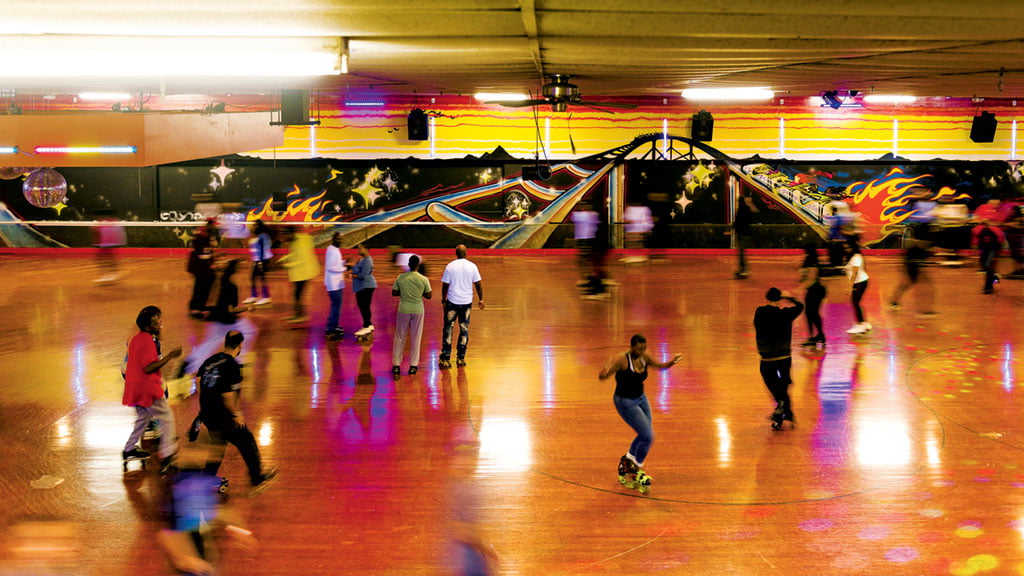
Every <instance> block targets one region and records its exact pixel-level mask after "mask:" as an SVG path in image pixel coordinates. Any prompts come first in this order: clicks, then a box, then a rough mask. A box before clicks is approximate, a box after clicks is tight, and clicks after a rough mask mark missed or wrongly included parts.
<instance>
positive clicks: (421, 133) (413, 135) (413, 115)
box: [409, 108, 430, 140]
mask: <svg viewBox="0 0 1024 576" xmlns="http://www.w3.org/2000/svg"><path fill="white" fill-rule="evenodd" d="M429 139H430V123H429V122H428V121H427V113H426V112H424V111H423V110H420V109H419V108H415V109H413V111H412V112H409V140H429Z"/></svg>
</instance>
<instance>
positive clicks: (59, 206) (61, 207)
mask: <svg viewBox="0 0 1024 576" xmlns="http://www.w3.org/2000/svg"><path fill="white" fill-rule="evenodd" d="M67 207H68V205H67V204H65V203H63V202H61V203H60V204H54V205H53V206H50V208H53V209H54V210H56V211H57V216H60V213H61V211H62V210H64V209H65V208H67Z"/></svg>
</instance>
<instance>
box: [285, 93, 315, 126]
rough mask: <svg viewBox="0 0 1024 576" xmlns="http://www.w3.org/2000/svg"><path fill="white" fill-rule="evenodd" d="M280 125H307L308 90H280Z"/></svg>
mask: <svg viewBox="0 0 1024 576" xmlns="http://www.w3.org/2000/svg"><path fill="white" fill-rule="evenodd" d="M281 124H284V125H286V126H297V125H302V124H309V91H308V90H281Z"/></svg>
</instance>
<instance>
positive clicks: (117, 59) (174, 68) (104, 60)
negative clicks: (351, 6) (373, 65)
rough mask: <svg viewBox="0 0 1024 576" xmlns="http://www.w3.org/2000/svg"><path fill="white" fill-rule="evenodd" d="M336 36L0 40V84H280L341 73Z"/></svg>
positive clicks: (48, 36) (31, 37) (17, 37)
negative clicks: (210, 80) (150, 80)
mask: <svg viewBox="0 0 1024 576" xmlns="http://www.w3.org/2000/svg"><path fill="white" fill-rule="evenodd" d="M343 44H344V42H343V39H342V38H339V37H305V38H303V37H287V38H286V37H267V38H257V37H252V36H240V37H223V38H214V37H202V36H197V37H178V36H156V37H149V36H73V35H60V34H53V35H51V34H41V35H27V34H26V35H10V36H0V78H3V77H13V78H40V77H43V78H50V77H54V76H65V77H72V78H82V77H117V78H121V77H134V78H138V77H156V76H162V77H186V78H187V77H280V76H290V77H295V76H331V75H337V74H340V73H341V68H342V58H341V56H342V50H343Z"/></svg>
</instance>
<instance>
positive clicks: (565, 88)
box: [487, 74, 636, 112]
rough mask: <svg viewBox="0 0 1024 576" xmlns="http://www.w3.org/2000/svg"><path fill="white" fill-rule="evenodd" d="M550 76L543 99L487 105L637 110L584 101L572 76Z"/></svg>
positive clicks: (616, 104) (612, 103)
mask: <svg viewBox="0 0 1024 576" xmlns="http://www.w3.org/2000/svg"><path fill="white" fill-rule="evenodd" d="M548 76H549V78H550V79H551V81H550V82H548V83H547V84H545V85H543V86H541V88H540V93H541V96H543V98H532V99H529V100H516V101H508V100H506V101H500V102H487V103H488V104H501V105H502V106H514V107H518V106H539V105H541V104H550V105H551V110H553V111H555V112H565V111H566V109H567V108H568V107H569V105H570V104H571V105H573V106H583V107H585V108H592V109H594V110H598V111H601V112H611V110H605V108H627V109H628V108H636V105H635V104H623V103H620V102H593V101H590V100H584V99H583V97H581V96H580V89H579V86H577V85H575V84H573V83H572V82H570V81H569V80H571V79H572V74H549V75H548Z"/></svg>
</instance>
